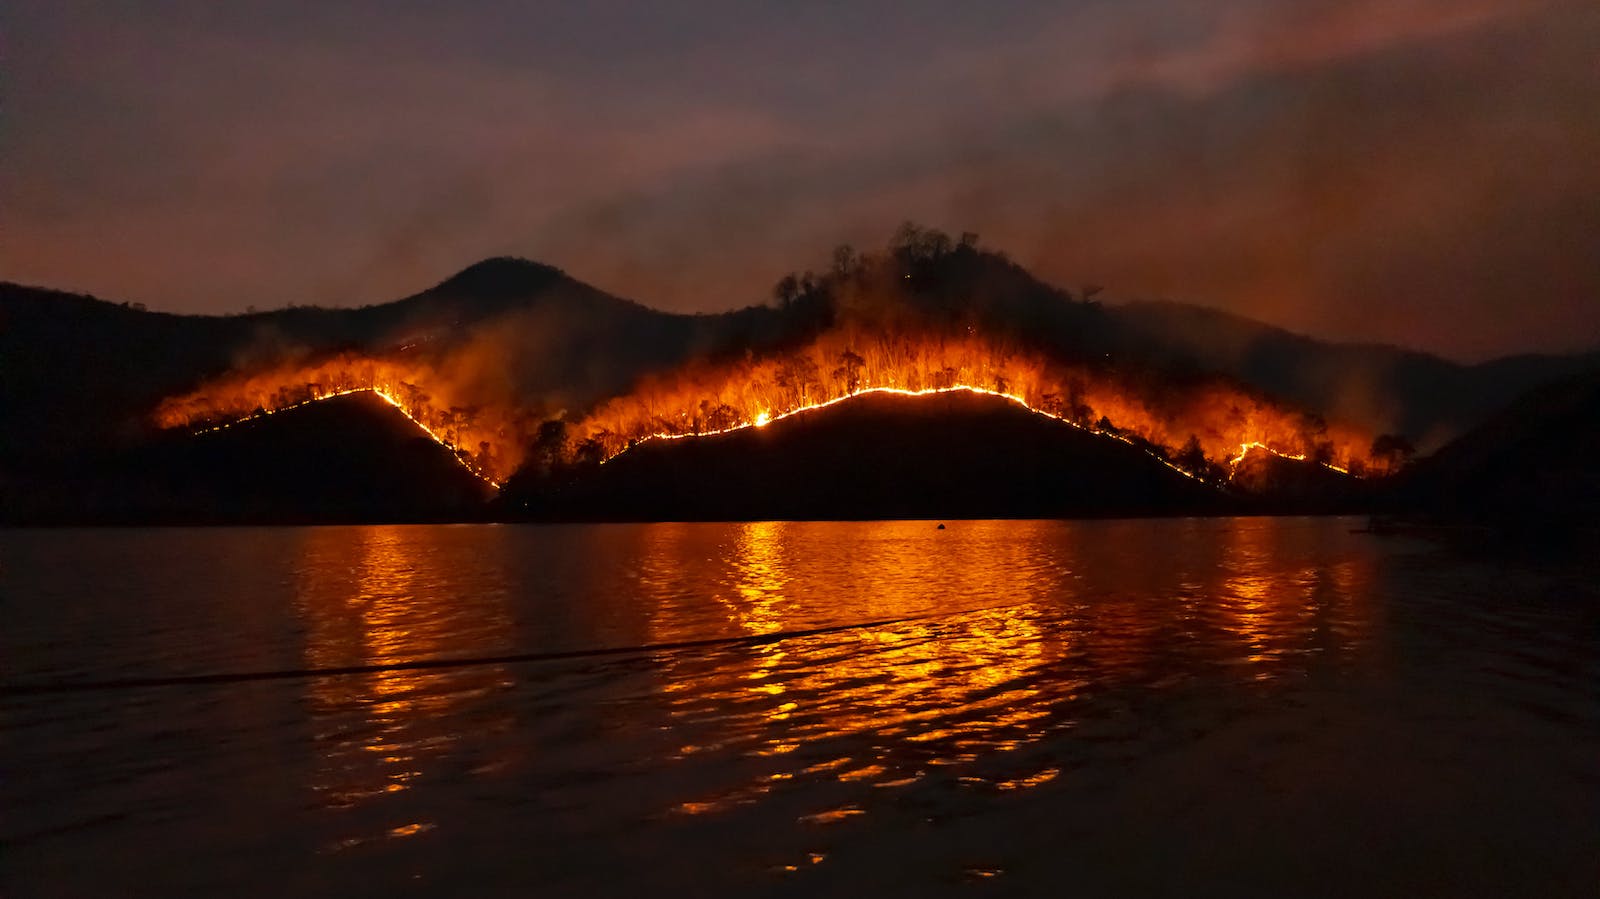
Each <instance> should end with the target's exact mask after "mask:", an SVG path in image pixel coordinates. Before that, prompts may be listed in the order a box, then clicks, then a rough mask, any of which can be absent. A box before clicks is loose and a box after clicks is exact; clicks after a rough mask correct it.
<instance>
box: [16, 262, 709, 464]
mask: <svg viewBox="0 0 1600 899" xmlns="http://www.w3.org/2000/svg"><path fill="white" fill-rule="evenodd" d="M496 324H504V325H506V326H507V327H511V328H516V327H517V326H519V325H527V326H528V327H529V328H532V327H535V326H537V327H540V328H543V329H544V330H546V331H548V332H550V333H551V334H552V335H553V339H552V340H551V341H550V342H549V347H548V352H545V353H543V354H541V366H540V374H541V375H543V376H544V377H543V383H542V384H541V385H536V386H549V385H560V386H562V387H565V388H568V389H570V390H572V391H574V392H583V391H587V392H590V393H598V394H604V393H605V392H607V391H610V390H614V389H617V388H618V387H619V385H623V384H625V383H626V382H627V381H628V380H629V379H630V378H631V377H632V376H633V373H634V372H635V371H636V370H638V369H639V368H641V367H650V366H652V365H662V364H671V363H673V362H675V361H678V360H679V359H680V358H681V354H682V348H683V347H685V346H689V345H692V344H693V343H694V340H693V335H694V331H695V328H694V322H693V320H692V319H690V318H688V317H685V316H675V315H669V314H666V313H661V312H657V311H655V310H651V309H647V308H645V307H644V306H640V305H639V304H637V303H632V302H629V301H627V300H622V299H619V298H616V297H613V296H610V295H609V294H605V293H603V292H601V291H599V290H596V289H594V288H591V287H589V286H587V285H585V284H581V283H579V282H577V281H574V280H572V279H571V278H568V277H566V276H565V275H563V274H561V273H560V272H559V271H557V270H556V269H553V268H550V267H548V266H543V265H537V264H534V263H530V262H525V261H520V260H506V259H493V260H487V261H485V262H481V263H478V264H477V265H474V266H471V267H470V268H468V269H466V270H464V271H462V272H461V273H459V274H457V275H455V276H454V277H452V278H450V279H448V280H446V281H444V282H442V283H440V284H439V285H437V286H435V287H433V288H430V289H428V290H426V291H423V292H421V293H419V294H415V295H413V296H410V297H406V298H404V299H401V300H397V301H395V302H392V303H386V304H383V305H378V306H366V307H362V308H358V309H319V308H308V307H289V308H286V309H279V310H275V311H272V312H260V313H249V314H244V315H227V316H205V315H172V314H168V313H161V312H147V311H144V310H143V309H141V308H137V307H130V306H129V305H128V304H125V303H124V304H120V305H119V304H116V303H111V302H105V301H101V300H97V299H95V298H93V297H85V296H76V295H72V294H65V293H59V292H56V291H50V290H44V289H40V288H31V287H25V286H22V285H17V284H7V283H0V359H4V360H5V366H6V377H5V378H4V379H0V465H4V464H5V463H7V462H10V463H12V464H16V463H17V462H19V461H24V460H31V459H33V458H35V457H37V456H39V455H41V454H42V455H45V456H54V455H57V454H59V453H60V452H62V451H64V450H65V451H75V450H79V449H83V448H92V447H96V446H100V445H103V444H105V443H107V442H111V443H126V442H129V441H132V440H138V439H142V438H144V437H145V436H147V435H146V432H147V430H148V422H147V416H148V414H149V412H150V411H151V410H152V409H154V408H155V406H156V404H157V403H159V402H160V401H161V399H163V398H164V397H166V396H169V395H171V394H174V393H177V392H180V391H183V390H186V389H189V388H191V387H193V386H195V385H196V384H198V383H200V382H202V381H204V380H205V379H207V378H211V377H215V376H217V375H221V374H223V373H225V372H228V371H230V370H234V369H238V368H248V367H250V366H254V365H262V364H267V363H269V362H271V361H274V360H281V359H288V358H297V357H311V356H316V355H318V354H327V353H331V352H335V351H341V350H355V351H360V352H366V353H380V352H387V351H394V350H398V349H400V348H404V347H418V346H420V347H422V348H424V349H427V348H430V347H431V346H433V345H435V344H449V343H451V342H453V341H459V340H464V339H470V338H471V337H472V336H474V335H476V334H479V333H482V332H483V331H484V330H486V329H492V328H493V327H494V326H495V325H496ZM662 347H666V350H665V351H663V349H662Z"/></svg>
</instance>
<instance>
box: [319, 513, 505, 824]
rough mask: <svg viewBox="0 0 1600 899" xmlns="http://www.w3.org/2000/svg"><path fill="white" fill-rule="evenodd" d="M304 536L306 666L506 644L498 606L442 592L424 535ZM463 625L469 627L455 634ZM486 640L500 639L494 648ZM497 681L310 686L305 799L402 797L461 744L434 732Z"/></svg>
mask: <svg viewBox="0 0 1600 899" xmlns="http://www.w3.org/2000/svg"><path fill="white" fill-rule="evenodd" d="M307 535H308V536H307V543H306V545H305V547H304V551H303V554H302V560H301V564H300V566H299V572H298V575H299V577H298V583H297V588H298V589H297V602H298V605H299V611H300V614H301V616H302V620H303V621H304V623H305V626H306V631H307V633H306V648H305V656H306V666H307V667H308V668H340V667H350V666H384V665H394V664H398V663H404V662H410V661H416V660H420V659H428V658H440V657H450V656H458V655H462V654H465V653H470V652H481V651H483V649H484V648H485V642H486V641H487V645H488V646H491V647H492V646H494V645H495V643H496V642H498V643H501V644H504V643H506V642H508V640H509V636H508V635H509V629H510V623H509V618H508V617H507V615H506V613H505V610H504V608H503V606H502V605H500V604H499V603H497V602H484V601H481V599H480V600H479V601H476V602H474V603H472V604H471V607H470V608H464V607H463V606H464V605H466V604H464V603H463V598H462V597H461V596H459V595H458V594H457V593H456V592H455V591H454V590H451V589H449V588H448V584H449V580H450V578H451V577H452V575H453V572H452V571H451V559H452V557H451V556H450V555H448V554H444V553H441V552H439V547H437V546H436V545H434V544H432V543H430V542H429V541H428V540H427V539H425V538H426V535H427V531H426V530H419V529H408V528H404V527H383V526H377V527H360V528H316V529H311V530H309V531H308V532H307ZM468 615H470V616H471V617H470V621H471V626H470V627H463V622H464V621H465V620H466V616H468ZM496 633H499V634H501V635H504V636H502V639H500V640H498V641H496V640H494V638H493V635H494V634H496ZM505 678H506V673H505V672H504V670H503V669H502V668H500V667H499V666H484V667H476V668H462V669H450V670H445V671H426V670H406V669H380V670H378V671H375V672H372V673H368V674H357V675H347V676H329V677H318V678H312V679H310V680H308V681H307V685H308V686H307V689H308V699H309V702H310V704H311V707H312V710H313V713H314V718H315V720H316V721H317V722H318V724H319V728H320V730H319V732H318V733H317V734H316V741H317V745H318V747H319V750H320V755H321V760H320V761H321V764H320V765H319V768H318V777H317V780H316V782H315V783H313V785H312V786H313V789H314V790H315V791H316V792H317V793H318V794H319V795H320V797H321V801H322V802H323V803H324V804H326V805H327V806H329V807H333V808H354V807H358V806H362V805H365V804H369V803H372V802H374V801H376V800H378V799H379V798H380V797H384V796H389V795H393V794H397V793H402V792H404V791H406V790H408V789H409V788H410V787H411V785H412V784H413V783H414V782H415V781H416V780H417V779H418V778H421V777H424V776H426V774H427V773H428V769H429V766H430V764H431V763H433V762H435V761H439V760H442V759H444V758H446V757H448V756H449V754H450V753H451V751H452V749H453V746H454V744H455V743H456V742H457V741H458V740H459V739H460V738H461V732H460V731H459V729H457V728H453V727H450V726H440V725H439V723H438V722H440V721H442V720H446V718H447V716H448V714H449V713H451V712H453V711H455V710H457V709H459V708H460V707H461V706H462V705H463V704H464V703H467V702H470V701H471V700H473V699H474V698H475V697H477V696H480V695H482V694H483V693H485V692H487V691H489V690H492V689H494V688H495V687H497V686H499V685H501V684H502V683H503V682H504V681H505ZM433 827H434V824H433V823H432V822H430V821H417V820H409V821H406V822H405V823H403V824H396V825H392V826H388V827H384V828H381V829H380V832H381V833H382V834H384V835H387V836H389V837H393V838H402V837H409V836H414V835H417V834H421V833H426V832H428V831H429V830H431V829H433ZM360 841H361V840H360V839H356V840H355V841H354V842H360ZM350 844H352V842H351V840H349V839H346V840H342V841H340V845H350Z"/></svg>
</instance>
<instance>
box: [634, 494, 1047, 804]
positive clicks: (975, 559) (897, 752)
mask: <svg viewBox="0 0 1600 899" xmlns="http://www.w3.org/2000/svg"><path fill="white" fill-rule="evenodd" d="M970 526H971V528H972V529H973V530H979V529H982V528H995V527H1002V528H1003V527H1007V526H1006V525H1001V524H998V523H994V524H984V523H971V525H970ZM729 527H731V528H733V529H734V534H733V537H732V539H731V540H730V541H729V542H728V543H727V544H726V546H727V550H728V555H727V557H726V569H725V570H724V571H722V572H721V576H722V579H723V580H722V582H721V583H719V584H717V585H714V586H712V589H714V590H715V595H716V597H717V598H718V600H719V602H720V604H721V605H722V606H723V608H724V609H725V611H726V615H727V621H728V623H729V625H731V626H732V627H733V628H734V629H735V631H734V632H736V633H742V634H745V635H750V636H761V635H770V634H776V633H781V632H784V631H792V630H796V629H805V628H808V627H814V626H815V625H816V624H817V620H816V617H815V616H816V612H817V610H816V609H815V607H810V608H807V607H806V605H807V604H803V603H801V604H797V603H796V602H795V601H794V597H793V596H791V595H790V592H789V586H790V585H791V583H803V584H804V590H805V591H806V592H807V593H814V592H815V591H817V590H819V589H822V590H824V591H827V592H835V591H837V593H836V595H838V596H839V597H840V599H841V602H840V603H839V604H838V605H836V606H835V608H834V609H833V611H834V612H835V613H837V612H838V611H840V607H844V608H849V607H851V606H854V607H855V608H857V609H858V610H859V611H858V612H857V613H856V614H857V615H858V616H859V619H872V620H883V619H895V618H904V619H910V620H906V621H902V622H899V623H897V624H892V625H888V626H883V627H876V628H871V629H865V630H861V631H850V632H843V633H838V634H830V635H825V636H818V637H815V638H804V639H801V640H799V641H798V644H797V645H796V644H792V643H791V641H787V640H786V641H781V642H774V643H768V644H764V645H760V646H756V647H749V648H747V649H745V650H743V651H742V652H739V653H737V654H734V655H731V656H727V657H718V658H716V659H713V660H696V659H688V660H682V661H681V662H678V663H676V664H675V665H674V666H673V668H672V669H671V673H673V674H674V675H678V676H675V677H671V678H669V679H668V682H667V683H666V684H664V685H663V694H664V695H665V696H666V697H668V703H669V705H670V706H672V707H673V710H674V712H675V713H676V714H678V715H679V716H681V717H684V718H686V719H691V720H692V719H694V718H697V717H699V716H701V715H703V714H704V713H705V712H706V711H707V710H713V709H714V710H716V713H717V715H718V718H719V719H720V720H721V721H722V722H724V723H725V724H727V725H728V727H727V731H726V732H724V733H723V734H721V735H720V736H719V738H718V739H716V740H714V741H702V742H699V743H694V744H690V745H689V746H686V747H685V749H686V750H688V751H687V752H686V753H685V755H688V754H692V753H693V752H696V751H701V750H703V749H705V748H706V747H707V746H708V745H710V746H717V747H723V748H737V749H738V751H740V752H741V753H743V754H745V755H747V756H749V757H752V758H763V759H769V760H773V764H774V766H775V770H772V771H770V772H769V773H768V774H767V775H766V776H765V777H764V778H762V779H761V780H758V781H756V782H754V783H747V784H743V785H741V786H739V787H737V788H735V789H733V790H731V791H728V792H725V793H723V794H721V795H719V796H716V797H713V798H712V799H710V800H704V799H699V800H696V801H693V802H687V803H684V804H683V806H681V807H680V808H679V811H682V812H687V813H704V812H709V811H715V810H717V809H719V808H723V807H725V806H727V805H729V804H736V803H740V802H746V801H750V800H753V799H754V798H755V797H756V796H759V795H760V794H762V793H764V792H767V791H768V790H769V789H770V787H771V785H772V784H774V783H778V782H782V781H785V780H789V779H792V778H794V777H796V776H808V777H816V776H826V777H829V778H833V779H836V780H838V781H840V782H844V783H851V782H864V783H869V784H880V785H889V786H894V785H904V784H906V783H910V782H913V781H915V780H916V779H917V778H918V777H920V776H921V775H922V774H923V773H924V772H925V771H926V770H927V769H928V768H929V767H936V766H943V765H950V764H957V763H961V762H966V761H971V760H972V759H973V758H975V757H976V756H977V755H978V754H980V753H989V752H997V751H1006V750H1010V749H1014V748H1016V747H1018V746H1021V745H1023V744H1025V743H1027V742H1029V741H1031V740H1034V739H1037V738H1038V737H1039V736H1040V735H1041V734H1042V733H1043V730H1042V729H1041V728H1040V727H1039V722H1040V720H1041V719H1042V718H1043V717H1044V716H1046V715H1048V714H1049V712H1048V710H1047V709H1045V708H1043V707H1042V706H1041V704H1040V703H1038V702H1036V701H1035V700H1036V698H1037V695H1038V692H1039V690H1038V687H1037V686H1035V685H1034V684H1033V683H1032V682H1031V677H1030V675H1031V674H1032V673H1033V672H1035V671H1037V669H1038V668H1039V667H1040V666H1041V665H1042V664H1043V663H1044V662H1045V661H1046V660H1047V659H1048V658H1049V657H1050V656H1051V655H1052V654H1053V653H1056V652H1059V650H1060V649H1061V644H1060V643H1049V642H1047V641H1045V640H1044V639H1042V634H1041V631H1040V629H1039V627H1038V626H1037V624H1036V622H1035V618H1036V617H1037V616H1038V614H1039V610H1038V608H1037V601H1038V600H1039V599H1041V598H1042V596H1043V594H1044V593H1045V592H1047V591H1048V590H1049V588H1050V587H1051V581H1050V579H1049V578H1042V577H1029V576H1027V575H1028V573H1029V571H1030V567H1029V566H1028V565H1027V564H1025V563H1024V564H1020V565H1017V564H1013V565H1008V564H1006V563H1007V562H1012V563H1016V562H1017V561H1018V560H1017V558H1016V555H1015V553H1014V552H1012V553H1008V552H1007V551H1006V550H1005V549H1004V548H1003V547H1004V546H1007V545H1009V546H1010V547H1012V548H1013V549H1015V548H1017V547H1025V546H1028V545H1030V541H1027V540H1022V541H1018V540H1016V539H1015V537H1016V535H1015V534H1014V533H1013V534H1011V535H1008V538H1007V539H1005V540H1001V539H1000V535H999V534H995V535H992V536H993V538H994V539H985V538H984V537H983V536H982V535H979V536H978V537H977V538H975V539H969V540H963V541H950V542H949V544H947V547H948V548H950V549H953V550H955V554H954V555H950V556H943V557H941V556H938V555H933V554H929V553H928V552H927V551H926V550H927V549H930V548H934V547H932V546H931V545H926V544H925V545H924V546H923V547H922V549H921V551H918V550H917V549H916V548H915V546H914V545H913V544H911V543H908V542H907V541H906V540H904V539H899V536H900V535H899V533H898V532H902V531H904V530H906V529H907V528H909V527H915V528H917V529H918V530H924V531H925V530H927V529H928V528H929V527H930V526H927V525H922V524H917V523H911V524H906V523H879V524H863V525H853V526H850V527H852V528H855V529H875V530H876V531H878V533H866V534H861V533H860V531H859V530H857V537H858V539H857V541H856V542H855V544H854V545H855V547H856V552H855V553H854V554H853V555H848V556H842V557H841V556H829V557H828V559H827V561H826V562H824V561H823V560H821V559H817V558H811V557H808V555H809V554H811V553H815V552H817V551H818V549H819V547H818V542H817V540H816V532H817V530H818V529H819V528H828V527H834V526H829V525H818V524H798V523H782V522H758V523H750V524H739V525H730V526H729ZM1027 527H1029V525H1027V524H1017V525H1011V526H1009V529H1010V530H1012V531H1015V530H1016V529H1018V528H1023V529H1026V528H1027ZM1034 543H1036V541H1035V542H1034ZM654 545H655V547H656V548H658V549H663V550H670V549H672V548H675V547H677V548H681V547H682V546H683V545H684V544H682V543H677V544H674V543H672V542H667V541H663V542H660V543H656V544H654ZM822 551H823V552H828V551H829V549H828V548H826V547H824V548H823V549H822ZM687 563H688V560H678V561H677V562H676V563H674V562H671V561H667V560H665V559H663V560H659V561H658V562H657V563H655V564H653V565H652V566H650V567H651V568H653V569H655V570H681V569H682V568H683V567H686V565H687ZM799 571H804V573H805V577H804V578H803V579H802V578H799V577H798V572H799ZM830 571H831V572H835V576H834V577H833V578H831V579H829V580H827V581H826V582H819V580H818V575H819V573H825V572H830ZM1019 573H1020V574H1022V575H1023V577H1021V578H1018V574H1019ZM668 583H669V584H670V582H668ZM934 583H942V584H944V585H945V586H946V587H947V589H948V591H949V594H950V595H951V596H956V597H963V598H964V600H965V602H966V603H967V604H968V606H969V607H972V606H982V605H983V604H984V600H985V599H990V600H992V599H994V598H996V597H1001V596H1008V597H1010V598H1012V599H1015V600H1020V602H1017V603H1015V604H1013V605H1011V606H1009V607H1007V608H1004V609H986V608H975V609H974V610H973V611H971V612H970V613H968V614H965V615H956V616H942V617H939V618H937V619H924V620H917V619H918V618H919V616H926V615H927V614H928V613H929V612H930V610H931V605H930V604H938V605H943V602H942V599H943V597H940V596H930V595H929V593H928V587H929V585H930V584H934ZM645 586H646V587H651V586H658V585H656V584H652V583H650V582H648V581H647V582H646V583H645ZM1019 587H1020V588H1021V593H1020V594H1019V593H1018V592H1017V588H1019ZM670 596H671V593H670V588H669V592H668V594H667V596H665V597H655V596H651V597H647V601H648V602H651V603H652V604H654V603H656V602H659V601H660V600H662V599H667V600H668V601H670ZM946 608H948V607H947V606H946ZM859 619H858V620H859ZM835 620H836V619H835ZM668 638H670V632H668V633H658V636H657V639H668ZM706 661H710V662H711V667H710V669H709V670H706V669H705V668H704V667H703V666H704V663H705V662H706ZM863 741H865V742H866V743H867V744H869V745H866V746H861V747H859V749H858V750H854V751H852V752H850V753H848V754H843V755H830V754H829V753H828V751H826V749H825V747H831V746H837V745H842V744H845V743H861V742H863ZM803 749H810V750H817V749H823V750H824V751H822V752H821V754H820V755H819V754H818V753H817V752H813V751H800V750H803ZM1016 785H1017V786H1024V785H1027V780H1026V779H1025V778H1024V779H1022V780H1019V781H1017V783H1016ZM828 820H833V819H831V818H830V819H828Z"/></svg>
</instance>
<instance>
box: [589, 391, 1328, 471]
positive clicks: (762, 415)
mask: <svg viewBox="0 0 1600 899" xmlns="http://www.w3.org/2000/svg"><path fill="white" fill-rule="evenodd" d="M940 393H969V394H978V395H982V396H993V397H999V398H1000V399H1003V400H1006V401H1008V402H1011V403H1015V404H1016V405H1018V406H1021V407H1022V408H1024V409H1026V410H1028V411H1029V412H1032V413H1033V414H1035V415H1041V416H1043V417H1045V418H1048V419H1052V420H1054V421H1059V422H1061V423H1062V424H1065V425H1069V426H1071V427H1074V428H1077V429H1078V430H1080V431H1083V432H1085V433H1088V434H1094V435H1096V436H1099V437H1108V438H1110V439H1112V440H1118V441H1121V442H1123V443H1126V444H1128V445H1129V446H1132V447H1135V448H1136V449H1139V450H1141V451H1142V452H1144V454H1145V455H1147V456H1149V457H1150V458H1152V459H1154V460H1156V461H1157V462H1160V463H1161V464H1162V465H1165V466H1166V467H1168V468H1170V469H1172V470H1173V471H1175V472H1177V473H1178V474H1181V475H1183V476H1184V477H1186V478H1189V479H1190V480H1194V481H1201V482H1205V479H1204V478H1203V477H1201V476H1200V475H1199V474H1197V473H1195V472H1192V471H1189V470H1188V469H1186V468H1183V467H1181V466H1178V465H1175V464H1173V462H1172V461H1171V460H1170V459H1166V458H1164V457H1162V456H1160V455H1157V454H1156V453H1154V452H1151V451H1150V450H1149V449H1148V448H1147V447H1143V446H1140V445H1139V444H1138V443H1136V442H1135V441H1133V440H1132V439H1130V438H1129V437H1127V436H1125V435H1122V434H1116V433H1112V432H1109V431H1102V430H1099V429H1097V428H1090V427H1086V426H1084V425H1082V424H1080V423H1078V422H1076V421H1073V420H1072V419H1070V418H1067V417H1065V416H1062V415H1056V414H1054V413H1051V412H1047V411H1045V410H1043V409H1040V408H1038V407H1036V406H1032V405H1029V403H1028V401H1027V400H1026V399H1025V398H1023V397H1021V396H1018V395H1017V394H1014V393H1002V392H1001V391H998V390H992V389H989V388H987V387H975V386H972V385H966V384H958V385H954V386H951V387H927V388H924V389H922V390H907V389H906V388H904V387H863V388H861V389H860V390H857V391H856V392H855V393H849V394H846V395H844V396H840V397H834V398H833V399H831V400H824V401H823V402H820V403H812V404H810V405H806V406H801V407H799V408H797V409H791V410H789V411H787V412H780V413H778V414H777V415H773V414H772V413H770V412H768V411H765V410H763V411H761V412H759V413H757V414H756V417H755V418H754V419H753V420H750V421H742V422H739V423H738V424H736V425H733V426H732V427H727V428H722V429H720V430H714V431H699V432H696V433H688V434H676V433H671V432H667V431H661V432H657V433H655V434H648V435H646V436H644V437H641V438H639V439H638V440H637V441H635V442H634V443H633V444H632V445H631V446H639V445H641V444H644V443H647V442H649V441H652V440H683V439H686V438H690V437H714V436H716V435H718V434H731V433H734V432H736V431H746V430H749V429H751V428H764V427H766V426H767V425H769V424H772V423H773V422H777V421H783V420H784V419H786V418H792V417H794V416H796V415H802V414H805V413H807V412H813V411H815V410H817V409H826V408H827V407H829V406H833V405H837V404H839V403H842V402H845V401H847V400H851V399H855V398H856V397H859V396H865V395H868V394H887V395H891V396H933V395H935V394H940ZM629 448H631V447H624V448H623V449H622V450H620V451H619V452H617V453H616V454H615V455H613V456H611V457H609V458H607V459H606V460H605V461H607V462H609V461H611V460H612V459H615V458H617V457H618V456H621V455H622V454H623V453H626V452H627V451H628V449H629ZM1255 450H1263V451H1265V452H1268V453H1271V454H1272V455H1274V456H1277V457H1278V458H1280V459H1289V460H1293V461H1296V462H1305V461H1307V457H1306V456H1305V455H1303V454H1302V455H1294V454H1290V453H1285V452H1280V451H1278V450H1275V449H1273V448H1272V447H1270V446H1268V445H1266V444H1265V443H1260V442H1258V441H1252V442H1250V443H1244V444H1241V445H1240V446H1239V453H1238V455H1236V456H1234V457H1232V458H1230V459H1229V460H1228V469H1229V471H1230V472H1233V471H1237V470H1238V467H1239V464H1240V463H1241V462H1243V461H1244V459H1245V457H1246V456H1248V455H1249V454H1250V453H1251V452H1253V451H1255ZM1317 464H1319V465H1322V466H1323V467H1324V468H1327V469H1330V470H1332V471H1336V472H1338V473H1340V474H1344V475H1348V474H1350V472H1349V470H1348V469H1345V468H1340V467H1339V466H1337V465H1333V464H1330V463H1327V462H1319V463H1317Z"/></svg>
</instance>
